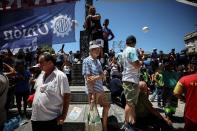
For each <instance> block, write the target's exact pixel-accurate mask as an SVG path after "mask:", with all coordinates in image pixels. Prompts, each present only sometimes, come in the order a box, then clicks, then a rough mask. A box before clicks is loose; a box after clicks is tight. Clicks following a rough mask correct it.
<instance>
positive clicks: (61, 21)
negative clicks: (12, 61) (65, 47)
mask: <svg viewBox="0 0 197 131" xmlns="http://www.w3.org/2000/svg"><path fill="white" fill-rule="evenodd" d="M68 42H75V2H69V3H58V4H55V5H50V6H44V7H36V8H32V9H25V10H24V9H18V10H8V11H5V12H0V48H1V49H6V48H10V49H13V48H24V47H30V46H40V45H43V44H49V45H51V44H62V43H68Z"/></svg>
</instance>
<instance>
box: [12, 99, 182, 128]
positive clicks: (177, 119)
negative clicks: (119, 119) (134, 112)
mask: <svg viewBox="0 0 197 131" xmlns="http://www.w3.org/2000/svg"><path fill="white" fill-rule="evenodd" d="M152 103H153V106H154V107H155V108H156V109H157V110H158V111H159V112H160V113H161V114H162V115H164V113H163V109H161V108H159V107H158V106H157V102H152ZM184 106H185V103H183V102H182V101H179V102H178V108H177V110H176V113H175V115H174V119H173V127H174V128H175V131H183V127H184V122H183V111H184ZM16 112H17V111H16V108H14V109H12V110H11V113H13V114H14V115H15V114H16ZM28 112H29V117H30V114H31V108H29V109H28ZM29 117H27V119H24V121H23V122H25V123H24V124H23V125H21V126H20V127H18V128H17V129H15V130H14V131H32V129H31V123H30V120H29Z"/></svg>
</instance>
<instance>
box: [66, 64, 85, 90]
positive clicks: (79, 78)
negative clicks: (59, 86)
mask: <svg viewBox="0 0 197 131" xmlns="http://www.w3.org/2000/svg"><path fill="white" fill-rule="evenodd" d="M71 79H72V80H71V81H70V82H69V84H70V85H71V86H83V85H85V81H84V77H83V75H82V64H73V66H72V69H71Z"/></svg>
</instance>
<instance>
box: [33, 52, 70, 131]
mask: <svg viewBox="0 0 197 131" xmlns="http://www.w3.org/2000/svg"><path fill="white" fill-rule="evenodd" d="M55 62H56V60H55V58H54V56H52V55H51V54H50V53H48V52H45V53H43V54H41V55H40V57H39V64H40V68H41V70H42V72H41V74H40V75H39V77H38V79H37V80H36V83H35V88H36V92H35V97H34V101H33V105H32V116H31V120H32V129H33V131H40V130H43V131H44V130H46V131H47V130H50V131H61V130H62V124H63V123H64V120H65V119H66V115H67V112H68V107H69V101H70V89H69V84H68V79H67V77H66V75H65V74H64V73H63V72H61V71H60V70H58V69H57V68H56V67H55Z"/></svg>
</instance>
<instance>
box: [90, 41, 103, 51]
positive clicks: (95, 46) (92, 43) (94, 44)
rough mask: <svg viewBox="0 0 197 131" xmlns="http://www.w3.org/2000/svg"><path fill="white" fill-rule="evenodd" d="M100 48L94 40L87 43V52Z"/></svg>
mask: <svg viewBox="0 0 197 131" xmlns="http://www.w3.org/2000/svg"><path fill="white" fill-rule="evenodd" d="M99 47H100V46H99V45H98V44H97V42H96V41H95V40H93V41H90V43H89V50H90V49H94V48H99Z"/></svg>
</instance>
